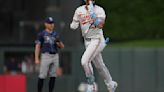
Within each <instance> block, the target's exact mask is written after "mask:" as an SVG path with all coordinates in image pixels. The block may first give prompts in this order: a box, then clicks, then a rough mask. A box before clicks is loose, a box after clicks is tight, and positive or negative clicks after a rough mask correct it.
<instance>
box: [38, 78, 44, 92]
mask: <svg viewBox="0 0 164 92" xmlns="http://www.w3.org/2000/svg"><path fill="white" fill-rule="evenodd" d="M43 84H44V79H40V78H39V79H38V92H42V89H43Z"/></svg>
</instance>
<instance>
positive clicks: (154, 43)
mask: <svg viewBox="0 0 164 92" xmlns="http://www.w3.org/2000/svg"><path fill="white" fill-rule="evenodd" d="M108 46H110V47H153V48H154V47H155V48H157V47H164V40H134V41H129V42H120V43H110V44H109V45H108Z"/></svg>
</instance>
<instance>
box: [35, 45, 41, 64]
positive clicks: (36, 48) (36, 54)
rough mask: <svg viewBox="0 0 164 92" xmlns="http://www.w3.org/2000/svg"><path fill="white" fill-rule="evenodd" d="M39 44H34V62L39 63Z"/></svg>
mask: <svg viewBox="0 0 164 92" xmlns="http://www.w3.org/2000/svg"><path fill="white" fill-rule="evenodd" d="M39 54H40V44H36V45H35V64H39V62H40V60H39Z"/></svg>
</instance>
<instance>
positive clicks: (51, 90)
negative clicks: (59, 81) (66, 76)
mask: <svg viewBox="0 0 164 92" xmlns="http://www.w3.org/2000/svg"><path fill="white" fill-rule="evenodd" d="M55 79H56V77H50V81H49V92H53V89H54V87H55Z"/></svg>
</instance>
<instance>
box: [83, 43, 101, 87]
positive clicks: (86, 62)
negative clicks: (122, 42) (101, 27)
mask: <svg viewBox="0 0 164 92" xmlns="http://www.w3.org/2000/svg"><path fill="white" fill-rule="evenodd" d="M98 46H99V40H96V41H91V42H90V43H89V45H88V46H87V48H86V50H85V52H84V54H83V56H82V58H81V64H82V66H83V69H84V72H85V75H86V77H87V82H88V83H89V84H93V82H94V80H95V79H94V75H93V68H92V65H91V60H92V59H93V57H94V56H93V55H94V53H95V51H96V50H97V48H98Z"/></svg>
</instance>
